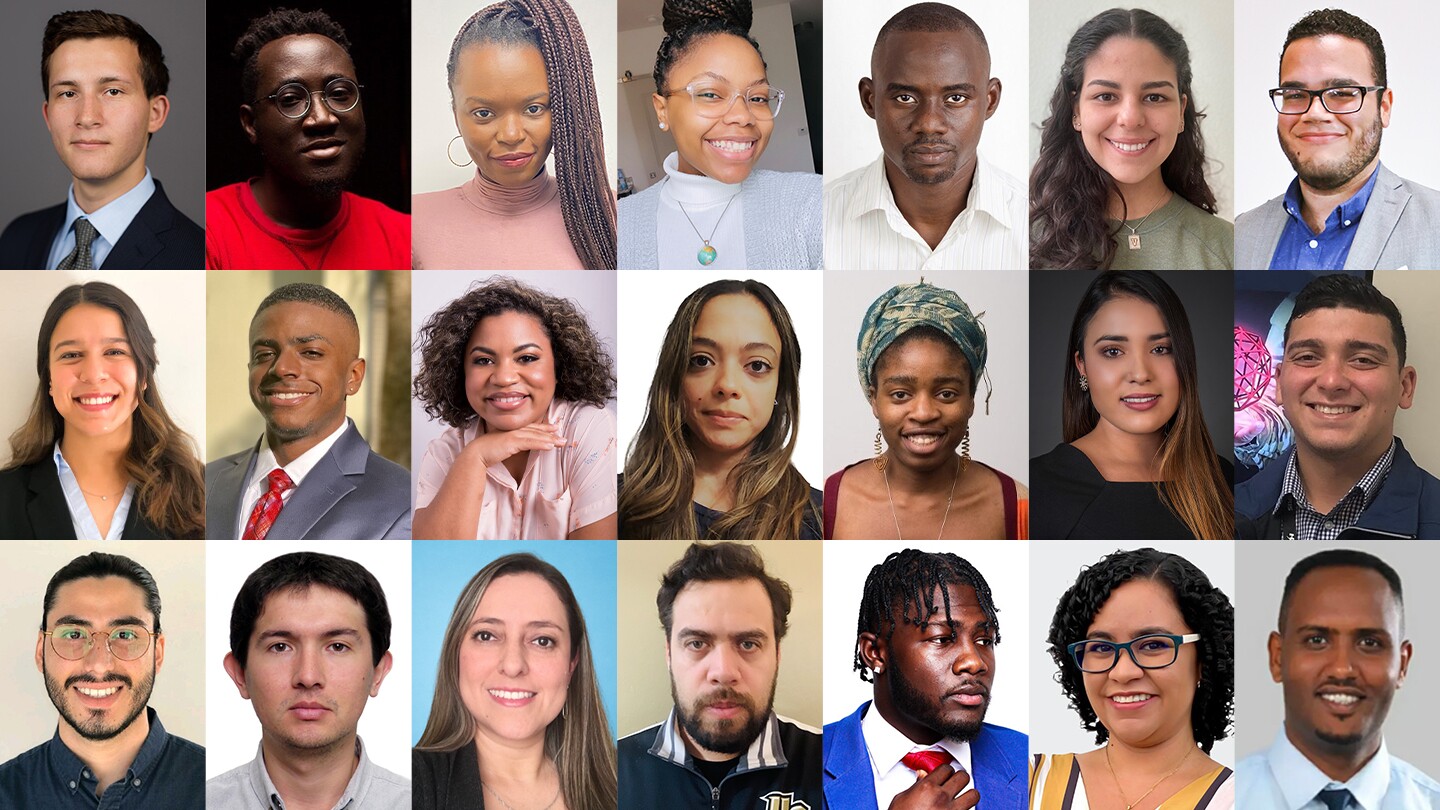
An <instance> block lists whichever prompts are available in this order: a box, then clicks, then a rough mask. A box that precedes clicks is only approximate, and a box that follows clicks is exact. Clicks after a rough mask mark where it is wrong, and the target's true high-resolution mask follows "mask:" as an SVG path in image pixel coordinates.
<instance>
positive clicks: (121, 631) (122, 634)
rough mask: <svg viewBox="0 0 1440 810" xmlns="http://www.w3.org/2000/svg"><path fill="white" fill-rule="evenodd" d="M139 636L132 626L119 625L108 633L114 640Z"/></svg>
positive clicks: (129, 639) (128, 639)
mask: <svg viewBox="0 0 1440 810" xmlns="http://www.w3.org/2000/svg"><path fill="white" fill-rule="evenodd" d="M139 637H140V634H139V633H137V632H135V628H133V627H120V628H117V629H116V630H115V631H113V632H112V633H110V638H113V639H115V640H116V641H134V640H135V639H137V638H139Z"/></svg>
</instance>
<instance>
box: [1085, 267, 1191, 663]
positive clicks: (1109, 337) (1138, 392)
mask: <svg viewBox="0 0 1440 810" xmlns="http://www.w3.org/2000/svg"><path fill="white" fill-rule="evenodd" d="M1173 346H1174V342H1173V341H1172V340H1171V336H1170V330H1169V328H1168V327H1167V326H1166V325H1165V319H1164V318H1162V317H1161V316H1160V309H1159V308H1158V307H1156V306H1155V305H1154V304H1151V303H1149V302H1147V301H1141V300H1140V299H1138V298H1130V297H1128V296H1124V297H1120V298H1112V299H1110V300H1109V301H1106V302H1105V303H1104V304H1103V305H1101V307H1100V309H1098V310H1096V312H1095V316H1094V317H1093V318H1091V319H1090V325H1089V326H1087V327H1086V328H1085V343H1084V345H1083V346H1082V347H1081V350H1080V351H1078V352H1076V353H1075V367H1076V368H1078V369H1079V370H1080V373H1081V374H1084V375H1085V376H1086V378H1087V379H1088V380H1089V382H1090V401H1091V402H1092V403H1093V404H1094V405H1095V410H1096V412H1098V413H1099V414H1100V419H1101V421H1102V422H1104V423H1105V424H1106V425H1107V426H1108V427H1111V428H1115V429H1117V430H1120V431H1122V432H1125V433H1129V434H1133V435H1142V434H1150V433H1158V432H1159V431H1160V430H1162V429H1163V428H1164V427H1165V425H1167V424H1168V423H1169V422H1170V419H1171V418H1172V417H1174V416H1175V412H1176V411H1177V410H1178V409H1179V408H1180V374H1179V372H1178V371H1177V370H1176V368H1175V353H1174V349H1173ZM1122 640H1123V639H1122Z"/></svg>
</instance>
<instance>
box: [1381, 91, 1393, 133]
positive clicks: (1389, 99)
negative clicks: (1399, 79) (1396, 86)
mask: <svg viewBox="0 0 1440 810" xmlns="http://www.w3.org/2000/svg"><path fill="white" fill-rule="evenodd" d="M1394 101H1395V91H1393V90H1391V89H1390V88H1388V87H1387V88H1385V90H1384V91H1383V92H1381V93H1380V126H1381V127H1382V128H1383V127H1388V126H1390V105H1391V104H1392V103H1394Z"/></svg>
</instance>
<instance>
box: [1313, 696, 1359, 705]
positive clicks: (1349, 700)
mask: <svg viewBox="0 0 1440 810" xmlns="http://www.w3.org/2000/svg"><path fill="white" fill-rule="evenodd" d="M1320 699H1321V700H1328V701H1330V702H1331V703H1334V704H1337V705H1339V706H1353V705H1355V703H1356V701H1358V700H1360V698H1358V697H1356V696H1354V695H1321V696H1320Z"/></svg>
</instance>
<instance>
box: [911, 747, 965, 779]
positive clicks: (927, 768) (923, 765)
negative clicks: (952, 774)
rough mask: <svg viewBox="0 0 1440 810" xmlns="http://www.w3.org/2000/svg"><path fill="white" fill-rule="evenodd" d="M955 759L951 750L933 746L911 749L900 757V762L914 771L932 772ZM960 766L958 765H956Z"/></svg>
mask: <svg viewBox="0 0 1440 810" xmlns="http://www.w3.org/2000/svg"><path fill="white" fill-rule="evenodd" d="M953 761H954V759H953V758H952V757H951V756H950V752H949V751H936V750H934V749H933V748H932V749H927V750H924V751H911V752H910V753H908V754H906V755H905V756H903V757H901V758H900V764H901V765H904V766H905V767H907V768H909V769H910V770H912V771H924V772H926V773H931V772H932V771H934V770H935V769H936V768H938V767H940V766H941V765H948V764H950V763H951V762H953ZM956 767H957V768H958V767H959V766H958V765H957V766H956Z"/></svg>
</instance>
